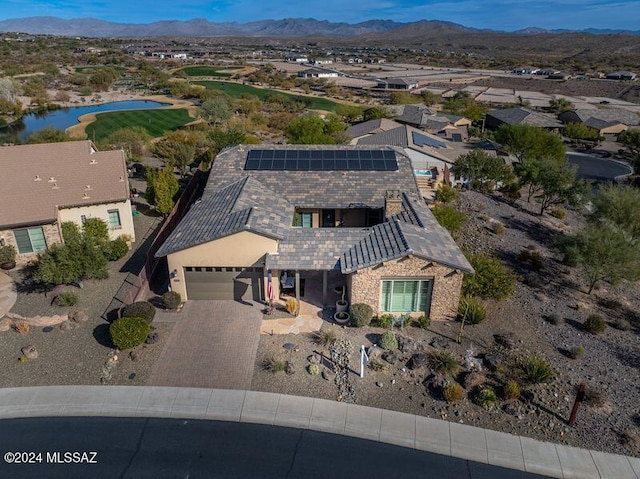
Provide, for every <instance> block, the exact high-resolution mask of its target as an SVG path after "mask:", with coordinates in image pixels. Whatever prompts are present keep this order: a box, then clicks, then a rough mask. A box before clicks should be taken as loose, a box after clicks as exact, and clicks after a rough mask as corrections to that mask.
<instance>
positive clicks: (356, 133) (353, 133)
mask: <svg viewBox="0 0 640 479" xmlns="http://www.w3.org/2000/svg"><path fill="white" fill-rule="evenodd" d="M399 126H400V123H397V122H395V121H393V120H388V119H386V118H377V119H374V120H369V121H363V122H362V123H357V124H355V125H353V126H350V127H349V128H347V131H346V133H347V135H348V136H349V138H359V137H361V136H365V135H372V134H374V133H380V132H382V131H387V130H393V129H394V128H398V127H399Z"/></svg>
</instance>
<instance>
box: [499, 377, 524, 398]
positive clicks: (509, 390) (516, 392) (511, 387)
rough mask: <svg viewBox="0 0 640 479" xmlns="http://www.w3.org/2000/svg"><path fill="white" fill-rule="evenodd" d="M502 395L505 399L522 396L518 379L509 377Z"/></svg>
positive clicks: (503, 387)
mask: <svg viewBox="0 0 640 479" xmlns="http://www.w3.org/2000/svg"><path fill="white" fill-rule="evenodd" d="M502 397H503V398H504V399H506V400H507V401H508V400H511V399H518V398H519V397H520V385H519V384H518V382H517V381H515V380H513V379H509V380H508V381H507V382H506V383H504V386H502Z"/></svg>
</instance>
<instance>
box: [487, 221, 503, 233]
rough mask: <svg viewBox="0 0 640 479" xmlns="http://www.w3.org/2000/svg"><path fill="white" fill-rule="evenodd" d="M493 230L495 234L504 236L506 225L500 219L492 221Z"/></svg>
mask: <svg viewBox="0 0 640 479" xmlns="http://www.w3.org/2000/svg"><path fill="white" fill-rule="evenodd" d="M490 228H491V231H492V232H493V234H495V235H498V236H502V235H503V234H504V232H505V231H506V230H505V227H504V225H503V224H502V223H500V222H499V221H492V222H491V226H490Z"/></svg>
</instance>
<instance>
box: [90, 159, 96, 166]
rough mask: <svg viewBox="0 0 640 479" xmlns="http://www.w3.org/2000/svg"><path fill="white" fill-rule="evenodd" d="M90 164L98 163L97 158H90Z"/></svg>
mask: <svg viewBox="0 0 640 479" xmlns="http://www.w3.org/2000/svg"><path fill="white" fill-rule="evenodd" d="M89 164H90V165H97V164H98V160H96V159H95V158H91V161H89Z"/></svg>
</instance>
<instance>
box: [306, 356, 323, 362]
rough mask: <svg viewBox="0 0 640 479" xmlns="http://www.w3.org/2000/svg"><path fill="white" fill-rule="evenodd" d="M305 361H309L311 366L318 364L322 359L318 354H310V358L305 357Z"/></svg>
mask: <svg viewBox="0 0 640 479" xmlns="http://www.w3.org/2000/svg"><path fill="white" fill-rule="evenodd" d="M307 361H309V362H310V363H311V364H320V363H321V362H322V358H321V357H320V355H319V354H312V355H311V356H309V357H307Z"/></svg>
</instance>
